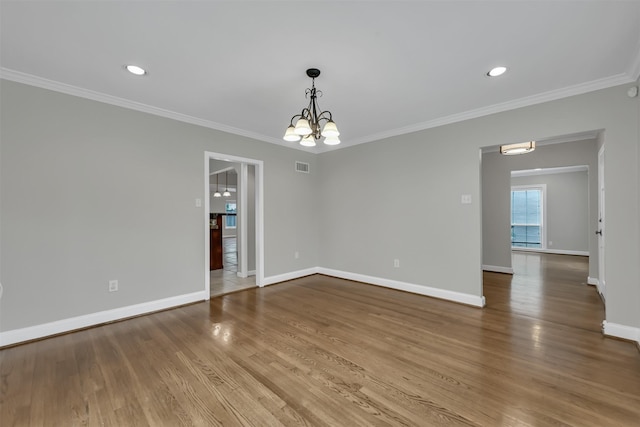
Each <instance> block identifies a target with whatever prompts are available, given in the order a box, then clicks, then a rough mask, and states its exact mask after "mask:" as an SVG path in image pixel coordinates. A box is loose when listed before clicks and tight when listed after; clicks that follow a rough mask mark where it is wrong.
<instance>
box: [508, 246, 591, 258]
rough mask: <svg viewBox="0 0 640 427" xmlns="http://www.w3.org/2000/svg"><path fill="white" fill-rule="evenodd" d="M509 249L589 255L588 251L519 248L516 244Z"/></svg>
mask: <svg viewBox="0 0 640 427" xmlns="http://www.w3.org/2000/svg"><path fill="white" fill-rule="evenodd" d="M511 250H512V251H516V252H539V253H544V254H556V255H577V256H589V251H573V250H569V249H549V248H543V249H541V248H521V247H518V246H512V247H511Z"/></svg>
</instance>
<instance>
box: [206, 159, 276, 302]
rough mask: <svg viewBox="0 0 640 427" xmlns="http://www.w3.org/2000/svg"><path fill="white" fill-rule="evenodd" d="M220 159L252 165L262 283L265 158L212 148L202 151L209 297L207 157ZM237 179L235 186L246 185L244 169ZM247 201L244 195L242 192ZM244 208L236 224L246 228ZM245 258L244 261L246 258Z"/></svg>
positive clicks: (208, 290)
mask: <svg viewBox="0 0 640 427" xmlns="http://www.w3.org/2000/svg"><path fill="white" fill-rule="evenodd" d="M210 160H221V161H227V162H234V163H240V164H241V167H242V165H244V166H245V167H244V169H246V165H253V166H254V167H255V181H256V182H255V211H256V212H255V217H256V219H255V221H256V223H255V230H256V239H255V240H256V247H255V250H256V286H259V287H262V286H264V196H263V195H264V162H263V161H262V160H256V159H250V158H247V157H238V156H233V155H230V154H223V153H215V152H213V151H205V152H204V224H203V225H204V235H205V239H204V290H205V295H206V299H207V300H208V299H210V298H211V276H210V270H209V256H210V237H211V236H210V233H209V217H210V215H209V213H210V212H209V211H210V210H211V208H210V207H211V205H210V201H211V200H210V197H211V191H210V187H209V185H210V184H209V172H210V171H209V161H210ZM238 178H239V183H238V186H242V188H245V189H246V185H247V183H246V179H247V176H246V174H244V173H241V174H238ZM242 194H246V191H242V193H241V196H242ZM244 199H245V201H246V195H245V196H244ZM246 211H247V209H245V207H244V206H241V209H240V215H239V216H240V218H239V222H240V224H239V226H240V229H241V230H247V212H246ZM242 234H243V235H244V237H243V240H245V241H244V243H245V244H244V245H241V246H242V249H241V250H242V251H243V252H244V256H241V259H243V260H246V259H247V256H246V253H247V252H246V251H247V247H246V232H244V233H242ZM245 262H246V261H245Z"/></svg>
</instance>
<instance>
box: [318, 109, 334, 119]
mask: <svg viewBox="0 0 640 427" xmlns="http://www.w3.org/2000/svg"><path fill="white" fill-rule="evenodd" d="M325 114H328V115H329V117H328V118H327V117H326V116H325ZM320 120H326V121H329V122H332V121H333V116H332V115H331V111H329V110H325V111H323V112H322V113H320V115H318V122H319V121H320Z"/></svg>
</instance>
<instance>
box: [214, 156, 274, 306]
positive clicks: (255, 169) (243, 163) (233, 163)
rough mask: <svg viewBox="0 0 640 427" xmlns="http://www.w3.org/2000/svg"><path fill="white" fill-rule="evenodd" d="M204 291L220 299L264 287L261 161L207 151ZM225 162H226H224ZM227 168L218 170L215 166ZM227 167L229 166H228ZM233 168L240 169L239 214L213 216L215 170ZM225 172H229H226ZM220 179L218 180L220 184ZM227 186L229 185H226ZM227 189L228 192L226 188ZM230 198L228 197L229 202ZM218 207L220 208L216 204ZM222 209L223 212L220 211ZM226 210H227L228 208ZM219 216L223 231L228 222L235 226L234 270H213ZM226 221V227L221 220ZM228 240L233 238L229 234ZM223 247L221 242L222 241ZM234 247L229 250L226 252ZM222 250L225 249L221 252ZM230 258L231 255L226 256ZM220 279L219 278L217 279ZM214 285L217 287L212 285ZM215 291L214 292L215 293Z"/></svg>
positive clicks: (238, 185)
mask: <svg viewBox="0 0 640 427" xmlns="http://www.w3.org/2000/svg"><path fill="white" fill-rule="evenodd" d="M204 157H205V159H204V160H205V168H204V169H205V177H204V178H205V197H204V200H205V209H204V211H205V247H204V259H205V292H206V295H208V296H217V295H220V294H222V293H228V292H232V291H236V290H239V289H240V288H242V289H246V288H247V287H255V286H260V287H261V286H263V283H264V245H263V242H264V239H263V235H264V219H263V212H264V207H263V188H264V186H263V174H264V172H263V162H262V161H261V160H255V159H249V158H244V157H238V156H231V155H227V154H222V153H214V152H208V151H207V152H205V156H204ZM222 162H225V163H222ZM216 164H217V165H225V167H223V168H220V167H215V168H212V165H216ZM226 165H228V166H226ZM230 168H234V169H236V170H237V184H236V188H235V191H234V193H235V194H234V195H233V196H234V197H233V198H234V199H235V204H236V207H237V212H236V213H233V212H232V213H229V212H222V211H220V212H215V213H213V215H212V210H211V209H212V206H213V204H212V198H213V193H214V192H213V191H211V181H210V177H211V173H212V172H215V171H216V169H222V170H223V171H225V172H227V177H228V171H229V170H230ZM225 169H226V170H225ZM219 182H220V180H218V183H219ZM226 184H228V183H226ZM225 190H228V189H227V188H226V187H225ZM230 199H231V198H229V200H230ZM216 206H217V205H216ZM218 210H220V209H218ZM225 210H226V208H225ZM223 214H224V215H223ZM218 215H220V217H221V218H220V220H216V221H219V222H218V223H217V224H219V225H218V227H221V228H222V229H223V230H224V229H225V227H226V226H227V225H228V223H229V224H230V223H234V224H235V225H236V229H235V230H234V231H235V233H234V234H235V235H234V238H233V240H234V241H233V242H231V241H229V242H228V243H229V245H228V246H233V245H231V243H234V245H235V249H236V251H237V252H236V253H235V254H233V255H235V261H236V265H235V268H228V269H227V270H225V269H217V270H213V271H212V270H210V265H211V255H212V253H211V235H212V227H213V226H212V216H213V217H216V218H217V216H218ZM231 217H233V220H230V219H231ZM223 219H224V224H223V223H222V220H223ZM227 228H232V227H227ZM228 237H231V236H230V235H229V236H228ZM221 244H222V242H221ZM230 249H231V248H230V247H228V248H227V250H230ZM221 250H222V249H221ZM225 255H229V256H230V255H231V254H224V255H222V256H225ZM218 276H220V277H218ZM212 282H214V285H215V286H212ZM214 287H215V290H214ZM214 291H215V292H214Z"/></svg>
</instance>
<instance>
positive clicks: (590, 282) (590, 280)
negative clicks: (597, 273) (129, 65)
mask: <svg viewBox="0 0 640 427" xmlns="http://www.w3.org/2000/svg"><path fill="white" fill-rule="evenodd" d="M599 284H600V282H599V281H598V278H597V277H591V276H589V277H587V285H594V286H598V285H599Z"/></svg>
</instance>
